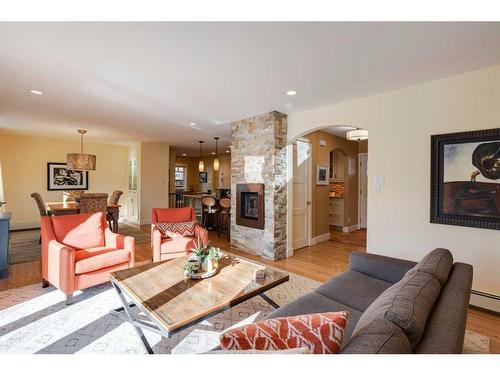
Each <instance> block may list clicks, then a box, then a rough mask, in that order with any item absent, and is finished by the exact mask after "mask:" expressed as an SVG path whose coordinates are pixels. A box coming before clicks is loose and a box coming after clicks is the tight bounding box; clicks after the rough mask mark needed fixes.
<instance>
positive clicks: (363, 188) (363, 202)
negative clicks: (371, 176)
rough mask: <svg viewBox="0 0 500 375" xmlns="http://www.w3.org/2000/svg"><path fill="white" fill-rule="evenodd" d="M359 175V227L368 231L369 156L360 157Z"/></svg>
mask: <svg viewBox="0 0 500 375" xmlns="http://www.w3.org/2000/svg"><path fill="white" fill-rule="evenodd" d="M358 160H359V173H358V179H359V182H358V189H359V196H358V197H359V198H358V207H359V214H358V217H359V227H360V228H361V229H366V225H367V204H368V154H367V153H362V154H359V155H358Z"/></svg>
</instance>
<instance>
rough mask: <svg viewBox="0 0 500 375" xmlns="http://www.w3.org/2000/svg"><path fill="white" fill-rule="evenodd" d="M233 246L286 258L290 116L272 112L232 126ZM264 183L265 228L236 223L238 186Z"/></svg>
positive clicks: (268, 255) (272, 258)
mask: <svg viewBox="0 0 500 375" xmlns="http://www.w3.org/2000/svg"><path fill="white" fill-rule="evenodd" d="M231 133H232V149H231V192H232V193H233V194H232V195H231V248H234V249H237V250H241V251H244V252H248V253H251V254H254V255H259V256H261V257H264V258H266V259H271V260H278V259H283V258H285V257H286V228H287V225H286V221H287V220H286V219H287V217H286V216H287V215H286V204H287V197H286V194H287V155H286V141H287V118H286V115H284V114H283V113H279V112H269V113H264V114H262V115H258V116H255V117H250V118H247V119H244V120H241V121H236V122H234V123H232V125H231ZM241 183H261V184H264V190H265V195H264V211H265V216H264V229H263V230H262V229H255V228H249V227H245V226H241V225H236V210H237V209H238V208H237V207H236V185H237V184H241Z"/></svg>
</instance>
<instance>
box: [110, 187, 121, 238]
mask: <svg viewBox="0 0 500 375" xmlns="http://www.w3.org/2000/svg"><path fill="white" fill-rule="evenodd" d="M122 194H123V191H121V190H115V191H113V193H111V198H109V204H118V202H119V201H120V197H121V196H122ZM106 219H107V220H108V225H109V228H110V229H112V228H113V214H112V213H111V212H108V213H107V214H106Z"/></svg>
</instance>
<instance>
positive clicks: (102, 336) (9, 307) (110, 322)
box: [0, 274, 489, 354]
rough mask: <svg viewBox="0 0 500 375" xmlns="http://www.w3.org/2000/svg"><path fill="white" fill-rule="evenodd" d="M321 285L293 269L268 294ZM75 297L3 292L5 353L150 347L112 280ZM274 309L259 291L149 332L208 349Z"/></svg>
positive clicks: (0, 337) (35, 288)
mask: <svg viewBox="0 0 500 375" xmlns="http://www.w3.org/2000/svg"><path fill="white" fill-rule="evenodd" d="M318 285H319V283H317V282H315V281H313V280H309V279H306V278H303V277H301V276H298V275H294V274H291V275H290V281H289V282H287V283H285V284H282V285H280V286H278V287H276V288H274V289H272V290H271V291H269V292H268V293H267V294H268V295H269V296H270V297H271V298H272V299H273V300H274V301H276V302H277V303H278V304H280V305H285V304H287V303H289V302H291V301H293V300H294V299H296V298H298V297H300V296H301V295H303V294H305V293H308V292H310V291H312V290H313V289H315V288H317V287H318ZM74 299H75V303H74V304H73V305H70V306H66V305H65V303H64V301H65V297H64V295H63V294H62V293H61V292H60V291H58V290H57V289H55V288H53V287H50V288H46V289H42V288H41V287H40V285H39V284H33V285H30V286H26V287H23V288H19V289H11V290H7V291H4V292H0V353H58V354H73V353H87V354H88V353H103V354H141V353H144V350H143V348H142V346H141V343H140V341H139V339H138V337H137V335H136V333H135V330H134V329H133V327H132V326H131V325H130V324H128V323H124V322H123V321H122V320H120V319H119V318H117V317H115V316H114V315H112V314H110V313H109V311H110V310H111V309H114V308H116V307H119V306H120V302H119V300H118V297H117V296H116V294H115V291H114V290H113V289H112V287H111V286H110V285H109V284H104V285H100V286H96V287H93V288H89V289H86V290H85V291H83V292H81V293H78V294H75V298H74ZM134 310H135V309H134ZM272 310H273V308H272V307H271V306H269V304H268V303H267V302H265V301H264V300H263V299H262V298H260V297H255V298H253V299H251V300H249V301H246V302H244V303H241V304H239V305H237V306H235V307H233V308H231V309H229V310H226V311H224V312H222V313H220V314H218V315H215V316H213V317H211V318H209V319H207V320H205V321H203V322H201V323H199V324H197V325H195V326H193V327H191V328H189V329H187V330H185V331H183V332H181V333H179V334H176V335H174V336H173V337H172V338H170V339H167V338H160V336H158V335H156V334H154V333H150V332H148V331H146V332H145V334H146V337H147V338H148V341H149V342H150V343H151V345H152V347H153V350H154V352H155V353H173V354H180V353H204V352H207V351H210V350H211V349H213V348H215V347H216V346H217V345H218V343H219V335H220V332H222V331H224V330H226V329H228V328H230V327H233V326H235V325H240V324H247V323H251V322H253V321H257V320H261V319H263V318H265V316H266V315H267V314H269V312H271V311H272ZM135 312H136V313H137V310H135ZM464 352H465V353H489V340H488V338H486V337H484V336H481V335H479V334H477V333H474V332H468V333H467V335H466V342H465V345H464Z"/></svg>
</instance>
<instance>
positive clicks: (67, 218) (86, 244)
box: [51, 212, 105, 249]
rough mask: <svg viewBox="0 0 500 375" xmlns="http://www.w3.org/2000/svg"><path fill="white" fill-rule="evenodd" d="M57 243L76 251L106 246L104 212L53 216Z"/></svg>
mask: <svg viewBox="0 0 500 375" xmlns="http://www.w3.org/2000/svg"><path fill="white" fill-rule="evenodd" d="M51 219H52V225H53V227H54V234H55V235H56V238H57V241H59V242H60V243H62V244H64V245H66V246H69V247H72V248H74V249H87V248H91V247H96V246H104V229H105V221H104V220H103V214H102V212H96V213H86V214H77V215H61V216H53V217H51Z"/></svg>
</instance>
